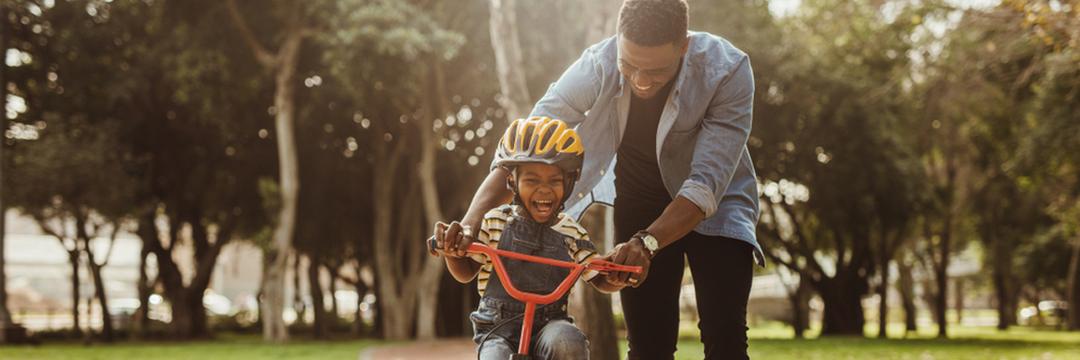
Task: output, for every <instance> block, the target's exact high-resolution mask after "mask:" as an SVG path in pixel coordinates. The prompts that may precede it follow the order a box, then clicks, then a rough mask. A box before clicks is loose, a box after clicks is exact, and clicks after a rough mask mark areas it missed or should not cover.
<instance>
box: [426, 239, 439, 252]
mask: <svg viewBox="0 0 1080 360" xmlns="http://www.w3.org/2000/svg"><path fill="white" fill-rule="evenodd" d="M427 249H428V253H430V254H431V255H439V253H441V252H442V249H440V248H439V243H438V242H437V241H435V237H434V236H432V237H429V238H428V239H427Z"/></svg>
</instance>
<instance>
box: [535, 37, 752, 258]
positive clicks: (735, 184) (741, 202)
mask: <svg viewBox="0 0 1080 360" xmlns="http://www.w3.org/2000/svg"><path fill="white" fill-rule="evenodd" d="M617 44H618V43H617V41H616V37H611V38H608V39H606V40H603V41H601V42H599V43H597V44H595V45H593V46H591V47H589V48H588V49H586V50H585V52H584V53H583V54H582V55H581V58H579V59H578V60H577V61H575V62H574V63H573V64H572V65H570V68H568V69H567V70H566V72H565V73H563V75H562V76H561V77H560V78H559V80H558V81H556V82H555V83H553V84H551V86H550V87H549V88H548V90H547V93H546V94H544V97H543V98H541V99H540V101H538V102H537V103H536V107H535V108H533V111H532V114H531V115H532V116H547V117H551V118H555V119H561V120H563V121H566V122H567V123H569V124H571V125H574V126H576V127H577V129H578V132H579V134H580V136H581V137H582V141H583V142H584V145H585V164H584V169H583V171H582V175H581V179H580V180H579V181H578V183H577V185H576V186H575V187H574V192H573V193H572V195H571V198H570V200H568V201H567V213H569V214H572V215H573V216H575V217H580V216H581V214H582V213H583V212H584V211H585V209H586V208H587V207H588V206H589V205H590V204H592V203H594V202H601V203H606V204H608V205H611V204H614V200H615V182H614V180H615V174H614V169H615V155H616V153H617V152H618V149H619V143H620V141H621V139H622V135H623V131H624V130H625V129H626V119H627V112H628V110H629V108H630V98H631V91H630V89H629V88H628V86H629V84H627V83H626V82H625V81H624V77H623V76H622V75H621V74H620V73H619V70H618V66H617V64H618V48H617V46H618V45H617ZM673 81H675V85H674V88H673V89H672V91H671V94H670V95H669V96H668V99H667V103H666V104H665V106H664V111H663V114H662V115H661V116H660V123H659V125H658V126H657V131H656V154H657V163H658V164H659V166H660V175H661V178H662V179H663V182H664V186H665V187H666V188H667V190H668V193H669V194H670V195H671V196H672V198H675V197H676V196H682V197H684V198H686V199H687V200H690V201H691V202H693V203H694V204H695V205H697V206H698V208H700V209H701V210H702V211H703V212H704V213H705V220H703V221H702V222H701V223H699V224H698V225H697V227H696V228H694V231H696V232H698V233H701V234H704V235H710V236H724V237H729V238H734V239H738V240H742V241H745V242H748V243H750V244H751V245H753V246H754V249H755V251H754V257H755V259H756V260H757V262H758V264H759V265H764V261H765V259H764V257H763V255H762V250H761V246H760V245H759V244H758V242H757V236H756V233H755V227H756V225H757V220H758V214H759V208H758V188H757V177H756V175H755V173H754V166H753V163H752V162H751V159H750V152H749V150H748V149H747V147H746V141H747V138H748V137H749V136H750V128H751V123H752V113H753V102H754V76H753V72H752V70H751V69H750V59H749V57H748V56H747V55H746V53H744V52H743V51H742V50H739V49H738V48H736V47H735V46H734V45H732V44H731V43H730V42H728V41H727V40H725V39H723V38H721V37H719V36H715V35H712V34H709V33H703V32H691V33H690V44H689V49H688V50H687V53H686V55H685V56H684V57H683V61H682V69H681V71H680V72H679V75H678V77H677V78H675V79H674V80H673Z"/></svg>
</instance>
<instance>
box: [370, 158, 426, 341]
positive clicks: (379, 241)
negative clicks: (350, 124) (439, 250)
mask: <svg viewBox="0 0 1080 360" xmlns="http://www.w3.org/2000/svg"><path fill="white" fill-rule="evenodd" d="M405 140H406V139H404V137H403V138H402V139H401V140H398V141H397V143H396V144H395V145H394V147H393V149H392V150H391V151H390V152H389V153H387V152H386V151H385V150H384V149H376V151H377V152H378V154H377V155H376V157H375V158H376V159H377V160H376V164H375V167H376V168H381V169H383V170H382V171H381V172H379V173H376V174H375V179H374V181H372V186H373V188H372V190H373V192H374V194H375V196H374V198H373V199H372V200H373V202H374V204H376V206H375V221H374V243H373V244H372V245H373V246H372V250H373V252H374V260H375V268H376V269H377V271H375V278H376V280H375V286H376V296H377V297H378V298H377V304H378V308H379V313H378V316H379V326H381V327H382V328H381V330H382V333H383V334H382V335H383V336H384V338H385V339H387V340H405V339H408V338H409V337H410V336H411V334H412V327H413V325H415V323H414V321H415V318H414V315H415V310H416V295H417V294H416V290H417V288H416V287H415V286H412V284H411V283H412V282H413V281H415V277H410V276H409V274H405V273H404V271H400V270H399V269H401V267H402V264H401V260H402V259H400V258H398V257H397V253H398V250H399V247H401V246H404V245H405V244H402V243H401V241H396V240H399V239H400V238H397V237H395V236H394V233H395V232H394V231H393V229H392V228H393V225H394V222H395V220H397V221H399V222H400V221H408V219H411V218H413V217H414V216H416V215H415V214H414V213H415V212H414V211H409V210H410V209H406V208H408V207H410V206H412V207H415V206H416V204H415V202H412V203H410V202H409V201H405V202H401V201H400V199H398V200H395V196H399V195H402V194H405V196H408V195H414V196H415V195H416V193H415V192H413V191H410V190H411V188H413V186H411V185H412V184H409V185H408V186H402V185H401V184H399V183H400V182H401V180H400V178H399V177H398V176H397V175H398V165H400V164H401V163H402V162H403V160H404V159H403V158H404V152H405V145H406V142H405ZM399 186H400V187H402V188H404V190H402V189H401V188H399ZM394 204H396V205H397V206H395V205H394ZM398 208H401V209H398ZM395 211H396V212H397V213H395ZM420 240H422V239H414V240H413V241H418V242H419V241H420ZM406 241H407V240H406Z"/></svg>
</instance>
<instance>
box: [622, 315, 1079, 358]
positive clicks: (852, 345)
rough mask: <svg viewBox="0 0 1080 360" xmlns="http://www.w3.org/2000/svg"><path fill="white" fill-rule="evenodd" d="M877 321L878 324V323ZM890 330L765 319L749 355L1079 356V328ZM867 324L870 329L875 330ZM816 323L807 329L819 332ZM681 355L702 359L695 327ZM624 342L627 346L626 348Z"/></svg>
mask: <svg viewBox="0 0 1080 360" xmlns="http://www.w3.org/2000/svg"><path fill="white" fill-rule="evenodd" d="M875 325H876V324H875ZM895 325H896V326H890V328H889V329H888V330H887V334H889V338H888V339H877V338H862V337H829V338H811V339H803V340H799V339H793V337H794V332H793V331H792V330H791V328H790V327H784V326H780V325H762V326H755V327H752V328H751V330H750V332H749V336H750V357H751V358H756V359H798V360H819V359H820V360H845V359H882V360H892V359H896V360H899V359H915V360H933V359H949V360H953V359H956V360H1004V359H1015V360H1021V359H1039V360H1057V359H1080V333H1077V332H1063V331H1052V330H1039V329H1033V328H1013V329H1010V330H1008V331H1004V332H1002V331H998V330H997V329H995V328H992V327H956V326H954V327H952V328H950V330H949V339H937V338H935V337H936V334H937V329H936V328H933V327H924V328H921V329H920V331H919V332H918V333H917V334H910V336H909V337H907V338H902V336H903V326H902V324H895ZM871 327H873V326H872V325H869V324H868V329H867V331H866V333H867V334H868V335H870V336H873V335H876V334H877V329H876V327H874V328H873V329H870V328H871ZM818 331H819V330H818V329H812V330H811V331H809V332H808V334H809V336H810V337H816V336H817V333H818ZM681 337H682V339H681V341H680V342H679V352H678V353H677V355H676V358H677V359H700V358H701V357H702V355H701V354H703V346H702V345H701V343H700V342H698V341H696V337H697V329H696V328H689V329H683V331H682V336H681ZM625 346H626V345H625V342H624V343H623V348H624V349H625Z"/></svg>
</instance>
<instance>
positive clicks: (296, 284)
mask: <svg viewBox="0 0 1080 360" xmlns="http://www.w3.org/2000/svg"><path fill="white" fill-rule="evenodd" d="M300 262H301V258H300V253H299V252H293V263H292V265H293V268H292V288H293V298H292V306H293V311H295V312H296V322H295V323H294V324H306V323H307V303H305V302H304V296H303V290H301V288H300V277H301V276H303V275H301V274H302V273H303V272H302V271H300Z"/></svg>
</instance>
